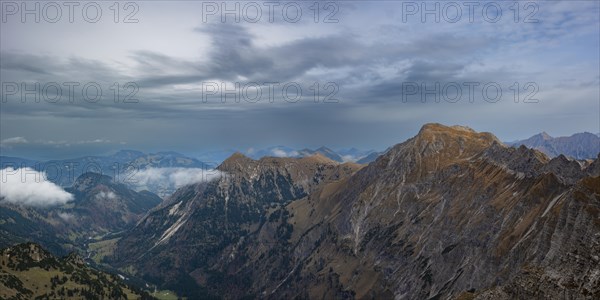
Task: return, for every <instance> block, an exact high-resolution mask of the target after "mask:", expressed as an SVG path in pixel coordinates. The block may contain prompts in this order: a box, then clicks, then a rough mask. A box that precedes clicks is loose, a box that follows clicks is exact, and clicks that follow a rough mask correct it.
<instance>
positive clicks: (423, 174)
mask: <svg viewBox="0 0 600 300" xmlns="http://www.w3.org/2000/svg"><path fill="white" fill-rule="evenodd" d="M219 170H221V171H222V172H224V173H226V174H228V175H227V176H226V177H222V178H220V179H218V180H215V181H212V182H208V183H199V184H196V185H191V186H187V187H185V188H182V189H179V190H178V191H177V192H176V193H175V194H174V195H173V196H171V197H170V198H169V199H168V200H167V202H165V203H163V205H161V207H159V208H157V209H155V210H153V211H151V212H150V213H149V214H148V215H146V216H145V217H144V218H143V219H142V220H140V222H139V223H138V224H137V226H135V227H134V228H133V229H132V230H130V231H128V232H127V233H125V234H124V235H123V237H122V238H121V239H120V240H119V241H118V242H117V243H116V245H115V247H116V248H115V250H114V251H113V252H112V253H113V255H112V256H108V257H106V258H105V261H106V262H107V263H109V264H111V265H113V266H115V267H117V268H120V269H129V270H135V271H134V274H136V275H138V276H141V277H143V278H144V279H146V280H148V281H150V282H154V283H157V284H160V285H162V287H163V288H169V289H173V290H177V291H180V292H181V293H182V294H183V295H185V296H188V297H191V298H199V297H217V296H220V297H223V298H242V297H248V296H249V297H252V298H258V297H260V298H276V299H278V298H296V297H298V298H408V299H417V298H418V299H438V298H440V299H441V298H457V297H462V298H481V299H511V298H513V299H514V298H535V297H542V298H543V297H556V296H558V295H564V296H565V297H567V298H583V299H591V298H594V297H598V296H599V295H600V288H599V287H600V285H599V280H600V278H599V277H598V276H597V274H600V273H599V272H600V261H599V259H598V255H597V254H598V253H600V222H598V220H599V219H600V218H599V216H600V215H599V214H600V189H599V187H600V177H599V175H600V160H599V159H598V158H596V160H594V161H593V162H590V161H578V160H573V159H569V158H567V157H565V156H562V155H561V156H558V157H556V158H552V159H551V158H549V157H548V156H547V155H545V154H544V153H542V152H539V151H537V150H533V149H528V148H526V147H524V146H523V147H519V148H512V147H507V146H505V145H504V144H503V143H501V142H500V141H499V140H498V139H497V138H496V137H495V136H493V135H492V134H490V133H477V132H475V131H473V130H471V129H469V128H466V127H461V126H453V127H446V126H443V125H439V124H428V125H425V126H424V127H423V128H422V129H421V130H420V132H419V133H418V134H417V135H416V136H415V137H413V138H411V139H409V140H407V141H406V142H404V143H401V144H398V145H396V146H394V147H392V148H391V149H389V150H388V151H387V152H386V153H385V154H384V155H382V156H380V157H379V158H378V159H377V160H376V161H375V162H373V163H371V164H369V165H368V166H364V165H358V164H351V163H346V164H339V163H338V162H335V161H333V160H331V159H328V158H326V157H324V156H323V155H320V154H317V155H315V156H311V157H304V158H300V159H295V158H263V159H261V160H258V161H257V160H253V159H251V158H248V157H246V156H244V155H242V154H240V153H236V154H234V155H233V156H232V157H230V158H229V159H227V160H225V161H224V162H223V163H222V164H221V165H220V166H219Z"/></svg>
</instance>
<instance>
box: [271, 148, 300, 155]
mask: <svg viewBox="0 0 600 300" xmlns="http://www.w3.org/2000/svg"><path fill="white" fill-rule="evenodd" d="M271 153H273V156H275V157H296V156H298V151H289V152H287V151H285V150H283V149H280V148H275V149H272V150H271Z"/></svg>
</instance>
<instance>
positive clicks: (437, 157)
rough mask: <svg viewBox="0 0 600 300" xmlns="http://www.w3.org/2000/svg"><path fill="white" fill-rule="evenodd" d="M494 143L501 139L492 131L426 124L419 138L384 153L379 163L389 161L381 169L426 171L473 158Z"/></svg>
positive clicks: (424, 172) (406, 173) (409, 171)
mask: <svg viewBox="0 0 600 300" xmlns="http://www.w3.org/2000/svg"><path fill="white" fill-rule="evenodd" d="M493 144H498V145H500V144H501V142H500V141H499V140H498V139H497V138H496V137H495V136H494V135H493V134H491V133H487V132H476V131H474V130H473V129H471V128H468V127H464V126H445V125H441V124H437V123H431V124H425V125H424V126H423V127H422V128H421V130H420V131H419V133H418V134H417V135H416V136H415V137H413V138H411V139H409V140H407V141H406V142H404V143H401V144H398V145H396V146H394V147H393V148H392V149H391V150H390V151H388V152H387V153H386V154H385V155H383V156H382V157H381V159H380V160H378V161H379V163H378V164H385V165H379V168H382V167H383V168H387V169H394V170H395V171H394V172H395V174H396V173H398V172H401V173H402V174H404V175H408V174H410V173H411V172H413V171H418V173H419V174H426V173H427V172H430V171H434V170H439V169H440V168H442V167H444V166H446V165H448V164H451V163H455V162H458V161H460V160H464V159H468V158H471V157H473V156H475V155H477V154H479V153H481V152H482V151H483V150H485V149H487V148H488V147H490V146H491V145H493ZM396 175H398V174H396Z"/></svg>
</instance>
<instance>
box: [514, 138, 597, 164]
mask: <svg viewBox="0 0 600 300" xmlns="http://www.w3.org/2000/svg"><path fill="white" fill-rule="evenodd" d="M508 144H510V145H514V146H519V145H525V146H527V147H529V148H533V149H536V150H539V151H542V152H544V153H545V154H546V155H548V156H550V157H555V156H558V155H560V154H564V155H566V156H570V157H574V158H576V159H586V158H591V159H593V158H596V156H598V153H599V152H600V137H599V136H598V135H595V134H593V133H589V132H584V133H576V134H573V135H571V136H563V137H556V138H554V137H551V136H550V135H548V134H547V133H545V132H542V133H539V134H536V135H534V136H532V137H530V138H528V139H526V140H521V141H516V142H511V143H508Z"/></svg>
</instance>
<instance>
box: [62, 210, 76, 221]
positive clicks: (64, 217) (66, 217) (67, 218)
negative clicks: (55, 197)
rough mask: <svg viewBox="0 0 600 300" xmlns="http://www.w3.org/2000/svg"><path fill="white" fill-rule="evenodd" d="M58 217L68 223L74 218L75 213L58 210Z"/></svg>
mask: <svg viewBox="0 0 600 300" xmlns="http://www.w3.org/2000/svg"><path fill="white" fill-rule="evenodd" d="M58 217H59V218H61V219H62V220H63V221H65V222H67V223H70V222H72V221H74V220H75V215H74V214H71V213H67V212H59V213H58Z"/></svg>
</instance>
